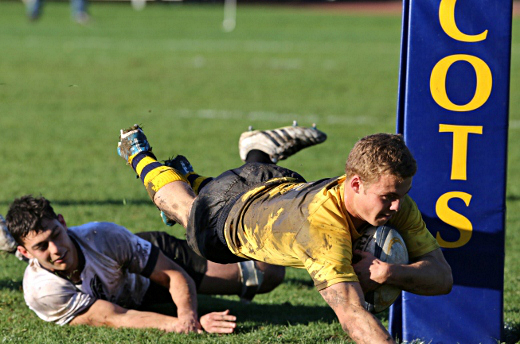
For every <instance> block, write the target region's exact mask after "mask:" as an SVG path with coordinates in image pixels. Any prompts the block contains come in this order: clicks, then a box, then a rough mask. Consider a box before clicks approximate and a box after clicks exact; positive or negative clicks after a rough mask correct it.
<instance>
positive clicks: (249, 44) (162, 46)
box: [19, 36, 399, 56]
mask: <svg viewBox="0 0 520 344" xmlns="http://www.w3.org/2000/svg"><path fill="white" fill-rule="evenodd" d="M19 44H21V45H23V46H24V47H26V48H29V49H31V48H40V47H41V44H42V43H41V40H40V39H39V38H38V37H35V36H32V37H27V38H24V39H22V40H21V41H20V42H19ZM62 47H63V50H64V51H67V52H69V51H81V50H113V49H116V50H123V51H135V49H136V46H135V44H134V42H133V41H117V40H113V39H109V38H105V37H99V36H98V37H88V38H83V39H81V40H67V41H64V42H63V45H62ZM317 47H319V48H317ZM353 47H356V49H362V50H364V51H369V52H371V53H373V54H382V55H385V56H386V55H395V54H399V44H398V42H377V44H375V43H374V42H345V44H344V45H341V44H340V45H338V44H336V43H329V42H317V41H310V42H294V41H265V40H264V41H261V40H234V41H225V40H200V39H149V40H146V41H142V42H141V44H140V45H139V49H144V48H146V50H147V51H166V52H201V53H205V52H206V53H214V52H216V53H218V52H223V53H229V52H250V53H298V54H307V55H323V54H333V55H338V54H345V53H346V52H350V51H351V50H352V49H353Z"/></svg>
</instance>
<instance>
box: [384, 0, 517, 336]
mask: <svg viewBox="0 0 520 344" xmlns="http://www.w3.org/2000/svg"><path fill="white" fill-rule="evenodd" d="M512 5H513V3H512V0H458V1H457V0H413V1H412V0H404V2H403V29H402V42H401V66H400V73H399V83H400V85H399V94H398V109H397V110H398V111H397V112H398V114H397V131H398V132H400V133H402V134H403V135H404V136H405V140H406V142H407V144H408V146H409V147H410V149H411V151H412V152H413V154H414V156H415V158H416V160H417V163H418V172H417V175H416V176H415V177H414V180H413V187H412V191H411V192H410V194H411V196H412V198H413V199H414V200H415V201H416V202H417V204H418V206H419V209H420V210H421V213H422V215H423V218H424V220H425V221H426V224H427V227H428V229H429V230H430V231H431V232H432V234H433V235H434V236H435V237H436V239H437V241H438V242H439V243H440V245H441V247H442V250H443V253H444V255H445V257H446V259H447V260H448V262H449V264H450V265H451V267H452V270H453V277H454V287H453V290H452V292H451V293H450V294H448V295H443V296H433V297H428V296H417V295H414V294H411V293H406V292H403V293H402V296H401V298H400V300H398V302H396V304H394V306H392V308H391V310H390V326H389V327H390V332H391V333H392V335H393V336H394V337H398V338H399V339H401V340H404V341H408V342H411V341H413V340H416V339H420V340H423V341H424V342H426V343H496V341H497V340H500V339H501V337H502V329H503V285H504V237H505V188H506V167H507V134H508V108H509V76H510V59H511V22H512Z"/></svg>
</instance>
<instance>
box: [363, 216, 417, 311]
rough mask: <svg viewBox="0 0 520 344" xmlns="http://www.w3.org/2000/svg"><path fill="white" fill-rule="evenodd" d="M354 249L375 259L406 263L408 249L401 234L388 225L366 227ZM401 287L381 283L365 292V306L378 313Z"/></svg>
mask: <svg viewBox="0 0 520 344" xmlns="http://www.w3.org/2000/svg"><path fill="white" fill-rule="evenodd" d="M354 250H361V251H365V252H370V253H372V254H373V255H374V256H375V257H376V258H377V259H379V260H381V261H383V262H385V263H390V264H408V250H407V249H406V245H405V243H404V240H403V238H402V237H401V235H400V234H399V233H398V232H397V230H395V229H394V228H392V227H391V226H388V225H383V226H379V227H375V226H371V227H368V228H367V229H366V230H365V231H363V233H362V234H361V237H360V238H359V239H357V240H356V241H355V242H354ZM400 293H401V289H399V288H397V287H394V286H391V285H382V286H380V287H379V288H377V289H375V290H374V291H371V292H368V293H366V294H365V308H366V309H367V310H368V311H369V312H371V313H379V312H382V311H384V310H385V309H387V308H388V307H390V306H391V305H392V303H394V301H395V300H396V299H397V297H398V296H399V294H400Z"/></svg>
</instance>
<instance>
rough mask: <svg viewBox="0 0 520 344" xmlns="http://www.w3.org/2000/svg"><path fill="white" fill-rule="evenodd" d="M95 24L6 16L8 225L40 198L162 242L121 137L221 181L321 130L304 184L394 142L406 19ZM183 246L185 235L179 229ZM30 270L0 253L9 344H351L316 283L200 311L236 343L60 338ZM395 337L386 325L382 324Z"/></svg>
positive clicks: (158, 14) (1, 100)
mask: <svg viewBox="0 0 520 344" xmlns="http://www.w3.org/2000/svg"><path fill="white" fill-rule="evenodd" d="M91 13H92V15H93V19H94V20H93V22H92V23H91V24H89V25H88V26H79V25H76V24H74V23H73V22H72V21H71V20H70V15H69V8H68V4H67V3H48V4H47V6H46V7H45V13H44V16H43V17H42V19H41V20H40V21H39V22H37V23H29V22H27V21H26V20H25V18H24V8H23V6H22V4H21V2H0V49H1V52H0V128H1V132H2V135H1V136H0V143H1V147H2V160H1V163H0V181H1V183H0V190H1V192H0V213H2V214H5V213H6V211H7V208H8V205H9V203H10V202H11V201H12V200H13V199H14V198H15V197H19V196H21V195H23V194H27V193H31V194H35V195H39V194H42V195H44V196H46V197H47V198H49V199H51V200H53V201H54V202H53V204H54V207H55V210H56V211H58V212H59V213H62V214H64V215H65V218H66V220H67V222H68V224H69V225H77V224H81V223H84V222H88V221H93V220H98V221H101V220H106V221H112V222H116V223H119V224H122V225H124V226H126V227H127V228H129V229H131V230H132V231H142V230H158V229H166V228H165V227H163V226H162V223H161V222H160V219H159V217H158V212H157V210H156V208H155V207H154V206H153V205H152V204H151V203H150V201H149V199H148V197H147V195H146V193H145V191H144V189H143V187H142V185H140V183H139V182H138V181H137V180H135V179H134V175H133V173H132V172H131V171H130V169H129V168H128V167H126V166H125V164H124V163H123V161H122V160H121V159H120V158H119V157H118V156H117V154H116V152H115V148H116V143H117V136H118V130H119V129H120V128H123V127H127V126H129V125H131V124H133V123H141V124H142V125H143V126H144V127H145V130H146V133H147V135H148V137H149V139H150V141H151V142H152V145H153V146H154V151H155V153H156V154H157V155H158V157H160V158H162V159H165V158H167V157H168V156H171V155H173V154H178V153H182V154H185V155H186V156H188V157H189V158H190V160H191V161H192V163H193V165H194V166H195V167H196V169H197V170H199V171H202V172H203V173H205V174H207V175H216V174H218V173H220V172H222V171H223V170H224V169H227V168H230V167H234V166H238V165H239V164H240V160H239V158H238V154H237V139H238V136H239V135H240V133H241V132H242V131H244V130H245V129H247V127H248V126H249V125H253V126H254V127H255V128H260V129H266V128H271V127H278V126H283V125H289V124H290V123H291V122H292V120H293V119H296V120H298V121H299V123H300V124H301V125H310V124H312V123H313V122H317V123H318V125H319V127H320V128H321V129H322V130H324V131H325V132H327V133H328V135H329V139H328V141H327V143H326V144H323V145H320V146H317V147H314V148H312V149H309V150H307V151H303V152H301V153H299V156H298V159H294V160H291V159H289V160H288V161H284V162H283V163H282V165H283V166H286V167H289V168H292V169H296V170H298V171H300V172H302V173H303V174H304V175H305V176H306V177H307V179H309V180H312V179H317V178H321V177H324V176H333V175H339V174H341V173H342V169H343V168H342V165H343V160H344V159H345V157H346V154H347V152H348V150H349V149H350V147H351V146H352V144H353V143H354V142H355V141H356V140H357V139H358V138H360V137H362V136H364V135H367V134H370V133H374V132H380V131H394V128H395V109H396V91H397V73H398V65H399V44H400V30H401V28H400V26H401V18H400V15H395V16H366V15H365V16H362V15H358V16H353V15H347V14H342V15H337V14H334V15H331V14H328V13H324V12H319V13H318V12H312V11H310V10H303V9H298V8H284V7H261V6H249V7H245V6H240V7H239V11H238V22H237V29H236V30H235V31H234V32H231V33H224V32H223V31H222V30H221V24H222V19H223V18H222V17H223V11H222V7H221V6H210V5H206V6H195V5H155V6H148V7H147V8H146V9H145V10H144V11H141V12H136V11H134V10H132V8H131V7H130V6H129V4H102V3H93V4H92V5H91ZM518 24H519V22H518V19H515V21H514V34H513V61H512V71H513V72H512V80H511V130H510V142H511V144H510V152H509V167H508V169H509V170H508V193H507V197H508V198H507V207H508V216H507V240H506V270H505V285H506V288H505V314H504V318H505V321H506V340H507V341H508V342H516V341H517V340H518V338H520V267H518V264H514V262H518V261H519V260H520V234H518V233H519V228H520V215H519V214H520V151H519V150H518V149H516V145H515V143H516V142H518V140H519V139H520V100H519V97H518V94H519V93H520V90H519V87H520V79H519V78H520V75H518V73H517V72H515V71H518V70H519V68H520V65H519V64H520V50H519V46H520V45H519V39H520V38H519V37H520V35H519V34H518ZM169 231H171V232H172V233H173V234H176V235H182V231H181V229H180V228H173V229H169ZM24 266H25V265H24V263H21V262H18V261H17V260H16V259H14V258H13V257H11V256H5V255H0V341H1V342H6V343H11V342H15V343H18V342H33V343H61V342H75V343H110V342H112V343H135V342H142V343H156V342H164V343H165V342H179V341H185V340H187V339H189V340H190V341H197V342H201V343H223V342H226V343H228V342H230V343H282V342H284V343H286V342H293V343H301V342H303V343H342V342H348V337H347V336H346V335H345V334H344V333H343V331H342V330H341V327H340V326H339V324H338V322H337V320H336V319H335V316H334V314H333V312H332V311H331V310H330V309H329V307H328V306H327V305H326V304H325V302H324V301H323V300H322V299H321V297H320V296H319V294H318V293H317V292H316V291H315V290H314V288H313V287H312V283H311V281H310V278H309V277H308V275H307V274H306V272H305V271H301V270H294V269H289V270H288V273H287V279H286V282H285V283H284V284H283V285H282V286H281V287H279V288H278V289H276V290H275V291H274V292H272V293H270V294H268V295H260V296H258V297H257V298H256V299H255V303H254V304H253V305H250V306H244V305H242V304H240V303H239V302H238V299H237V298H231V297H201V299H200V308H201V309H200V312H201V313H205V312H208V311H210V310H214V309H225V308H230V309H231V310H232V311H233V313H234V314H236V315H237V316H239V325H238V330H237V334H236V335H233V336H225V337H223V336H216V335H202V336H195V335H190V336H187V337H186V336H180V335H175V334H164V333H162V332H160V331H153V330H113V329H106V328H88V327H58V326H55V325H52V324H47V323H44V322H43V321H41V320H39V319H38V318H37V317H36V316H35V315H34V314H33V313H32V312H31V311H30V310H29V309H27V308H26V307H25V304H24V301H23V296H22V292H21V290H20V288H21V280H22V275H23V269H24ZM381 318H382V320H383V322H384V323H385V324H386V323H387V315H386V314H383V315H382V316H381Z"/></svg>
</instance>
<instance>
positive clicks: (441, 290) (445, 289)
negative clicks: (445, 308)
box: [435, 265, 453, 295]
mask: <svg viewBox="0 0 520 344" xmlns="http://www.w3.org/2000/svg"><path fill="white" fill-rule="evenodd" d="M452 288H453V274H452V272H451V268H450V266H449V265H447V266H446V267H444V269H443V271H442V272H441V273H440V274H438V283H437V290H436V293H435V294H437V295H445V294H449V293H450V292H451V289H452Z"/></svg>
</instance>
